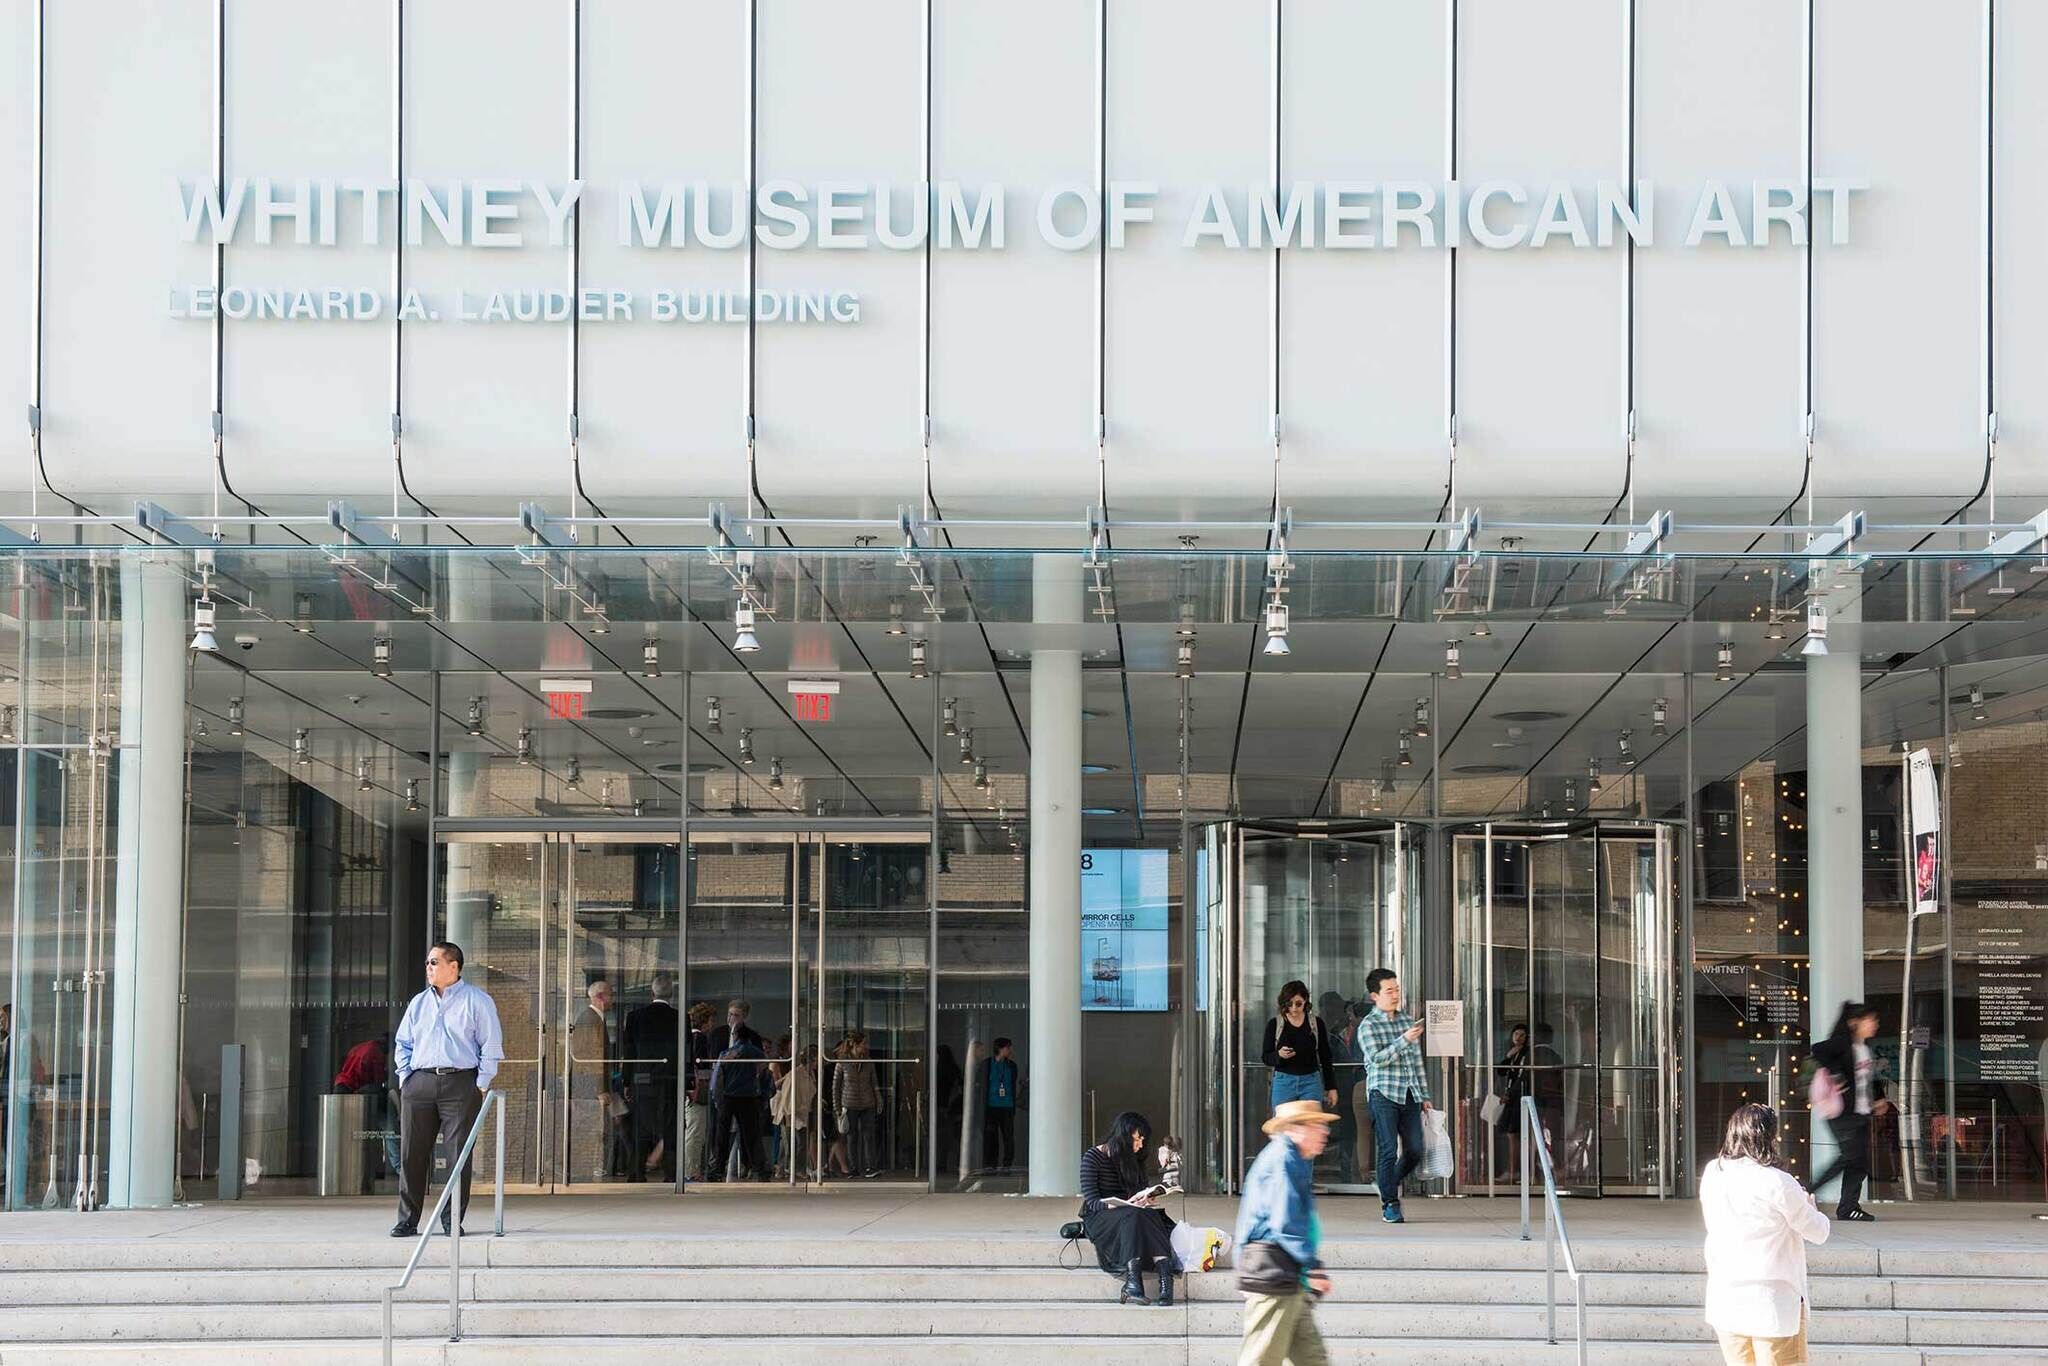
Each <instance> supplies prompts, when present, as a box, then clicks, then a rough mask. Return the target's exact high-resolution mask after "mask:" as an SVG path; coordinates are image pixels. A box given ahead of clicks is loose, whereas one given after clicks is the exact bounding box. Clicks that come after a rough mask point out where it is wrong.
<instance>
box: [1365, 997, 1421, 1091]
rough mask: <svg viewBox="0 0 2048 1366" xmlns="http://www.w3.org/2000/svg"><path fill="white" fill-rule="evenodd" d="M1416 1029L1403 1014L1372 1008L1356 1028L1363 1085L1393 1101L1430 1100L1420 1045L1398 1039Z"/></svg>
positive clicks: (1409, 1017)
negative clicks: (1363, 1069)
mask: <svg viewBox="0 0 2048 1366" xmlns="http://www.w3.org/2000/svg"><path fill="white" fill-rule="evenodd" d="M1413 1028H1415V1020H1414V1018H1413V1017H1412V1016H1410V1015H1409V1014H1408V1012H1407V1011H1405V1010H1397V1011H1395V1012H1394V1013H1393V1014H1392V1015H1389V1014H1387V1012H1386V1011H1384V1010H1380V1009H1377V1008H1375V1009H1374V1010H1373V1012H1372V1014H1370V1015H1368V1016H1366V1017H1365V1019H1364V1020H1363V1021H1361V1022H1360V1024H1359V1026H1358V1057H1359V1060H1360V1061H1361V1062H1363V1063H1364V1064H1365V1085H1366V1089H1367V1090H1368V1091H1377V1092H1379V1093H1380V1094H1381V1095H1383V1096H1385V1097H1386V1098H1387V1099H1388V1100H1392V1101H1402V1102H1405V1101H1409V1100H1429V1098H1430V1096H1429V1078H1428V1076H1426V1075H1425V1074H1424V1072H1423V1070H1422V1045H1421V1043H1420V1042H1417V1043H1410V1042H1408V1040H1406V1039H1404V1038H1402V1037H1401V1036H1402V1035H1403V1034H1405V1033H1407V1032H1408V1031H1409V1030H1411V1029H1413Z"/></svg>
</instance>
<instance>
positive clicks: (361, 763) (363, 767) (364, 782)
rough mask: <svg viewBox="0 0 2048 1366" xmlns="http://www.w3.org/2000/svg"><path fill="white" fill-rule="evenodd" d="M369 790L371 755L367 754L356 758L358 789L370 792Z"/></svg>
mask: <svg viewBox="0 0 2048 1366" xmlns="http://www.w3.org/2000/svg"><path fill="white" fill-rule="evenodd" d="M369 790H370V756H369V755H367V754H365V755H364V756H363V757H362V758H360V759H358V760H356V791H358V792H368V791H369Z"/></svg>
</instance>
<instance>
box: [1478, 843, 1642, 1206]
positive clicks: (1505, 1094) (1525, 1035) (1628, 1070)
mask: <svg viewBox="0 0 2048 1366" xmlns="http://www.w3.org/2000/svg"><path fill="white" fill-rule="evenodd" d="M1674 847H1675V846H1674V841H1673V839H1672V836H1671V828H1670V827H1666V826H1662V825H1613V824H1607V823H1593V822H1588V823H1585V824H1581V825H1573V826H1526V825H1521V826H1518V825H1505V824H1490V825H1482V826H1477V827H1468V828H1464V829H1460V830H1458V831H1456V832H1454V833H1453V835H1452V851H1451V864H1452V880H1453V896H1454V899H1455V916H1456V936H1457V973H1458V990H1459V995H1460V998H1461V999H1462V1000H1463V1001H1464V1003H1465V1058H1464V1061H1463V1063H1462V1071H1463V1085H1462V1086H1461V1087H1460V1095H1461V1100H1460V1104H1461V1105H1462V1106H1463V1108H1464V1111H1465V1113H1463V1114H1461V1115H1460V1117H1459V1118H1460V1123H1459V1125H1458V1126H1457V1127H1458V1132H1459V1133H1460V1134H1461V1135H1462V1141H1461V1144H1460V1149H1459V1180H1460V1185H1461V1187H1462V1189H1464V1190H1467V1191H1473V1192H1477V1191H1482V1190H1483V1191H1486V1192H1488V1193H1507V1192H1509V1191H1511V1190H1514V1189H1517V1188H1518V1187H1519V1182H1520V1172H1521V1165H1520V1163H1521V1157H1520V1152H1521V1149H1520V1123H1519V1111H1520V1107H1521V1101H1522V1099H1523V1098H1524V1097H1532V1098H1533V1099H1534V1100H1535V1102H1536V1110H1537V1114H1538V1117H1539V1119H1540V1121H1541V1123H1542V1124H1543V1127H1544V1132H1545V1136H1546V1139H1547V1142H1548V1144H1549V1148H1550V1153H1551V1159H1552V1162H1553V1164H1554V1166H1555V1170H1556V1174H1557V1179H1558V1184H1559V1188H1560V1190H1563V1191H1567V1192H1569V1193H1571V1194H1575V1195H1602V1194H1606V1195H1615V1194H1651V1195H1663V1194H1668V1193H1669V1191H1670V1190H1671V1189H1672V1184H1671V1183H1672V1162H1671V1158H1672V1154H1673V1153H1674V1152H1675V1151H1676V1149H1675V1145H1674V1132H1675V1113H1676V1106H1675V1100H1674V1097H1675V1087H1676V1069H1675V1067H1674V1066H1673V1064H1672V1058H1673V1048H1674V1034H1673V1026H1672V1018H1673V1017H1672V1011H1673V1004H1674V999H1675V983H1674V981H1673V976H1672V974H1673V964H1674V962H1675V961H1676V959H1675V948H1676V945H1675V942H1674V935H1675V932H1676V924H1675V906H1676V901H1677V886H1676V879H1675V873H1674V871H1673V852H1672V851H1673V848H1674ZM1496 1097H1497V1098H1498V1099H1499V1100H1500V1102H1501V1104H1500V1106H1499V1107H1498V1114H1497V1116H1496V1118H1495V1120H1494V1122H1492V1123H1489V1122H1488V1120H1487V1115H1488V1113H1489V1111H1490V1110H1491V1109H1492V1108H1493V1107H1491V1106H1490V1105H1489V1098H1496Z"/></svg>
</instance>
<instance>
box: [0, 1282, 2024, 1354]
mask: <svg viewBox="0 0 2048 1366" xmlns="http://www.w3.org/2000/svg"><path fill="white" fill-rule="evenodd" d="M578 1309H580V1312H578V1311H577V1310H578ZM447 1321H448V1320H447V1312H446V1309H445V1306H443V1305H440V1304H436V1303H427V1302H421V1303H408V1304H404V1305H401V1306H399V1308H398V1311H397V1313H396V1315H395V1322H396V1329H397V1332H398V1334H399V1335H400V1336H402V1337H404V1338H407V1339H415V1338H421V1337H432V1336H436V1335H441V1334H444V1333H445V1332H446V1328H447ZM1317 1321H1318V1322H1319V1323H1320V1324H1321V1325H1322V1327H1323V1329H1324V1331H1325V1332H1327V1333H1328V1334H1330V1335H1331V1336H1333V1337H1343V1338H1371V1339H1378V1340H1380V1341H1382V1342H1385V1341H1399V1342H1407V1341H1409V1340H1412V1339H1419V1338H1425V1337H1427V1338H1456V1339H1466V1340H1484V1341H1496V1342H1524V1341H1528V1340H1530V1339H1532V1338H1540V1337H1541V1335H1542V1333H1543V1324H1544V1311H1543V1308H1542V1306H1540V1305H1534V1306H1532V1305H1526V1304H1523V1305H1500V1304H1490V1305H1460V1306H1457V1307H1456V1311H1455V1312H1452V1313H1447V1312H1446V1309H1445V1306H1442V1305H1428V1304H1373V1303H1347V1302H1345V1301H1343V1300H1341V1299H1334V1298H1333V1299H1332V1300H1330V1301H1328V1302H1326V1303H1324V1304H1323V1305H1321V1306H1319V1308H1318V1309H1317ZM284 1322H288V1323H289V1324H290V1326H291V1330H292V1331H293V1332H294V1333H295V1334H296V1335H298V1336H299V1337H301V1338H302V1339H306V1340H320V1339H337V1338H356V1337H369V1336H372V1335H375V1334H377V1333H378V1332H379V1331H381V1324H382V1318H381V1311H380V1309H379V1308H378V1306H376V1305H374V1304H289V1305H280V1304H178V1303H166V1304H158V1305H97V1306H25V1307H16V1308H12V1309H10V1310H9V1311H8V1313H7V1315H6V1321H5V1326H4V1328H0V1332H4V1334H5V1336H6V1339H7V1340H8V1341H9V1342H10V1343H15V1344H19V1343H30V1342H37V1343H61V1342H80V1341H83V1342H92V1343H107V1342H120V1341H154V1342H177V1341H211V1342H214V1343H216V1344H218V1343H221V1342H225V1341H238V1340H251V1341H260V1340H263V1339H266V1338H270V1337H274V1336H275V1335H276V1333H277V1331H278V1329H279V1326H280V1324H281V1323H284ZM463 1323H464V1327H465V1330H466V1331H467V1332H469V1333H473V1334H476V1335H478V1336H484V1337H506V1338H537V1339H538V1338H558V1337H563V1336H569V1335H579V1336H580V1335H588V1334H589V1333H590V1331H591V1329H592V1328H593V1327H597V1326H601V1327H602V1328H603V1330H604V1332H605V1333H606V1334H608V1335H615V1336H619V1337H641V1338H650V1339H673V1340H676V1341H688V1340H691V1339H696V1340H700V1341H701V1340H702V1339H705V1338H732V1339H743V1338H744V1339H752V1338H755V1337H758V1336H759V1335H760V1333H761V1331H762V1329H763V1328H764V1327H772V1328H774V1329H775V1330H776V1331H777V1332H778V1333H781V1334H785V1335H789V1336H806V1335H812V1336H820V1337H822V1336H833V1337H840V1336H853V1337H860V1338H878V1339H896V1340H902V1339H906V1338H919V1339H921V1338H929V1337H935V1336H938V1337H1020V1338H1033V1337H1049V1338H1061V1339H1066V1340H1079V1339H1089V1338H1104V1339H1110V1338H1114V1339H1122V1338H1130V1337H1154V1336H1172V1337H1175V1338H1180V1337H1183V1336H1189V1337H1194V1338H1231V1337H1235V1336H1237V1335H1238V1333H1239V1332H1240V1330H1241V1323H1242V1311H1241V1307H1240V1306H1239V1305H1238V1304H1234V1303H1229V1302H1225V1301H1210V1300H1197V1301H1195V1302H1193V1303H1191V1304H1188V1303H1184V1304H1181V1305H1178V1306H1176V1307H1174V1308H1172V1309H1160V1308H1157V1307H1152V1306H1145V1307H1138V1306H1120V1305H1118V1304H1116V1303H1115V1302H1114V1301H1113V1300H1110V1299H1107V1298H1103V1299H1093V1298H1090V1299H1086V1300H1066V1301H1041V1302H1017V1301H1003V1300H995V1299H991V1300H988V1301H985V1302H981V1303H971V1304H969V1303H957V1304H947V1303H934V1302H896V1303H861V1302H856V1301H843V1302H836V1303H823V1304H820V1303H815V1302H809V1301H777V1300H761V1301H753V1302H746V1303H723V1302H708V1301H674V1300H615V1301H607V1302H605V1303H604V1304H603V1305H602V1307H601V1308H598V1307H593V1306H578V1307H576V1309H571V1308H570V1307H567V1306H564V1305H563V1304H559V1303H551V1304H535V1303H496V1302H491V1301H485V1302H482V1303H476V1304H469V1305H466V1306H465V1308H464V1311H463ZM1558 1326H1559V1331H1560V1332H1561V1333H1564V1334H1566V1335H1569V1334H1570V1333H1571V1331H1572V1327H1571V1326H1572V1310H1571V1308H1570V1306H1569V1304H1568V1303H1561V1304H1560V1305H1559V1311H1558ZM1586 1327H1587V1336H1588V1337H1589V1338H1590V1339H1594V1340H1598V1341H1602V1342H1642V1341H1650V1342H1705V1341H1710V1340H1711V1335H1710V1334H1709V1332H1708V1329H1707V1326H1706V1324H1705V1323H1704V1322H1703V1321H1702V1320H1701V1319H1700V1315H1699V1310H1698V1308H1697V1307H1695V1306H1690V1305H1688V1306H1673V1307H1669V1308H1648V1307H1620V1308H1617V1307H1601V1306H1597V1305H1596V1306H1590V1307H1589V1308H1588V1310H1587V1313H1586ZM1812 1335H1813V1339H1814V1341H1815V1342H1818V1343H1827V1344H1831V1345H1843V1344H1860V1345H1867V1346H1873V1347H1875V1346H1884V1345H1912V1346H1968V1345H1985V1346H1996V1347H2025V1348H2033V1349H2037V1350H2038V1349H2044V1348H2048V1314H2041V1313H2018V1312H2004V1313H1966V1312H1965V1313H1959V1312H1952V1311H1934V1310H1927V1311H1919V1310H1914V1311H1901V1310H1872V1309H1851V1310H1818V1311H1816V1312H1815V1314H1814V1316H1813V1334H1812ZM9 1360H10V1359H9V1358H8V1357H7V1356H5V1355H0V1366H6V1363H7V1362H8V1361H9Z"/></svg>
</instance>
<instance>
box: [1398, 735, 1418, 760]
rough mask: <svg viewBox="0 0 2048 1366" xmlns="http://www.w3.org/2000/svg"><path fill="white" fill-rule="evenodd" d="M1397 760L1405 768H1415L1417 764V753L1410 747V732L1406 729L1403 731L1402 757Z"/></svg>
mask: <svg viewBox="0 0 2048 1366" xmlns="http://www.w3.org/2000/svg"><path fill="white" fill-rule="evenodd" d="M1397 762H1399V764H1400V765H1401V767H1403V768H1413V767H1414V766H1415V755H1414V753H1413V752H1412V751H1411V750H1410V749H1409V746H1408V732H1407V731H1405V730H1404V731H1402V732H1401V757H1400V759H1399V760H1398V761H1397Z"/></svg>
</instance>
